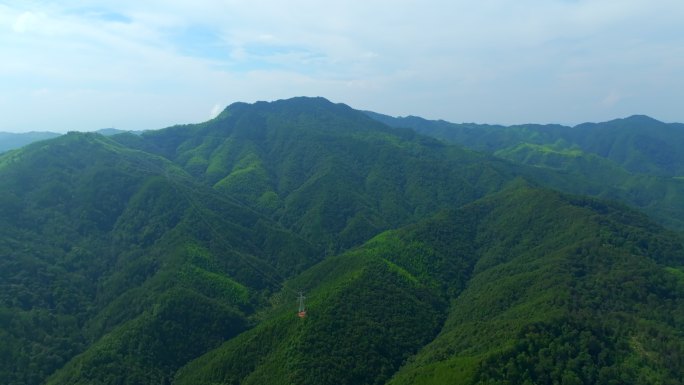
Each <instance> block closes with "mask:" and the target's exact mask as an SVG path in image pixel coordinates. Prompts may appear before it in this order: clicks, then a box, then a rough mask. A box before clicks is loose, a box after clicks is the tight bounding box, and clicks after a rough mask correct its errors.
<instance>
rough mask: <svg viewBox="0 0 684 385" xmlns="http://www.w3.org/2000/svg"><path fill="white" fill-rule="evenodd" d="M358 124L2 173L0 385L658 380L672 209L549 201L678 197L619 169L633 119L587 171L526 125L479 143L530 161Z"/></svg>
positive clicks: (236, 108)
mask: <svg viewBox="0 0 684 385" xmlns="http://www.w3.org/2000/svg"><path fill="white" fill-rule="evenodd" d="M374 118H375V119H372V118H371V117H369V116H368V115H367V114H366V113H363V112H361V111H357V110H354V109H352V108H350V107H348V106H346V105H343V104H333V103H331V102H329V101H327V100H325V99H323V98H294V99H288V100H279V101H276V102H271V103H266V102H259V103H255V104H246V103H234V104H232V105H230V106H229V107H228V108H226V109H225V110H224V111H223V112H222V113H220V114H219V115H218V116H217V117H216V118H214V119H212V120H210V121H207V122H204V123H200V124H191V125H179V126H173V127H169V128H166V129H163V130H158V131H147V132H143V133H140V134H139V135H138V134H133V133H121V134H118V135H114V136H111V137H105V136H102V135H100V134H95V133H69V134H67V135H63V136H60V137H58V138H55V139H52V140H48V141H40V142H35V143H33V144H31V145H28V146H26V147H23V148H21V149H16V150H13V151H9V152H6V153H4V154H2V155H0V339H1V340H2V341H3V344H2V345H1V346H0V358H2V359H0V382H2V383H4V384H111V383H120V384H140V383H145V384H147V383H162V384H170V383H175V384H238V383H239V384H257V383H273V384H278V383H283V384H310V383H318V384H384V383H388V384H408V383H412V384H413V383H417V384H441V383H450V382H451V383H453V382H456V383H468V384H479V383H482V384H484V383H487V384H492V383H494V384H505V383H521V384H523V383H531V384H553V383H559V384H614V383H623V384H642V383H662V384H677V383H678V382H679V381H680V374H681V373H682V372H683V371H684V342H682V341H683V340H682V338H681V335H682V333H684V296H683V295H684V268H683V266H684V246H683V244H682V238H681V237H680V235H679V234H678V233H675V232H673V231H672V230H669V229H668V228H666V227H663V226H662V225H661V224H656V223H655V222H654V221H653V219H655V220H657V221H659V222H662V223H666V224H674V225H677V224H678V222H677V220H676V218H675V217H674V214H670V216H669V217H668V215H667V210H666V209H665V207H666V206H664V205H665V203H659V202H669V203H667V204H670V203H672V202H678V201H677V200H676V199H675V198H672V197H671V196H670V195H665V197H669V199H670V200H669V201H668V200H664V201H663V200H660V198H659V197H658V196H656V195H652V196H651V197H650V199H651V200H650V201H649V202H654V203H652V204H650V205H649V204H643V205H642V204H639V201H636V200H629V199H625V200H624V204H622V203H617V202H613V203H610V202H606V201H602V200H597V199H595V198H590V197H584V196H580V195H567V194H566V193H563V192H558V191H554V190H550V189H548V186H551V187H557V188H560V189H562V190H566V191H570V192H575V193H576V192H582V191H577V190H578V189H579V190H582V189H584V190H587V191H584V192H586V193H591V194H593V195H597V196H609V197H611V198H617V199H620V198H621V197H622V195H621V194H625V191H628V190H627V187H625V186H627V185H629V184H630V183H635V181H637V180H646V179H630V178H651V179H648V180H650V181H651V182H652V186H650V187H649V188H652V189H655V190H648V189H645V190H635V191H656V190H657V189H656V187H654V186H664V187H658V189H665V190H666V191H668V193H669V194H673V195H672V196H681V195H677V194H679V191H680V190H678V188H679V187H678V186H679V185H677V184H674V183H675V182H677V181H678V179H676V178H673V177H672V175H668V174H665V173H666V172H667V170H670V171H669V172H672V173H673V175H676V176H679V174H677V173H678V172H679V171H677V170H678V167H679V166H678V165H677V161H676V159H677V158H676V157H673V158H672V161H671V162H668V161H661V159H659V158H653V156H654V154H655V153H654V152H648V151H637V150H636V149H634V148H631V147H630V146H636V145H637V144H641V143H642V142H643V141H642V140H640V139H639V138H640V136H639V135H641V134H640V131H639V129H640V128H639V127H641V126H640V125H641V124H642V123H643V122H646V123H648V124H651V123H652V122H651V121H650V120H648V119H645V118H636V119H637V120H638V121H634V120H633V119H635V118H632V119H627V120H625V121H623V122H622V123H629V124H632V123H633V125H634V126H635V127H634V128H633V130H632V131H629V132H631V134H629V135H631V137H634V138H637V139H633V140H632V139H630V140H627V139H626V140H624V141H621V142H620V143H623V142H624V143H625V144H624V145H620V146H618V142H617V141H616V142H615V143H614V144H613V145H612V147H611V148H614V150H613V151H609V152H608V153H602V152H601V151H600V150H601V149H602V148H603V147H600V148H599V147H597V148H595V149H592V148H590V147H586V148H585V147H581V146H580V144H581V143H575V142H572V141H571V139H564V140H565V141H566V142H562V141H561V142H559V144H557V147H553V144H549V143H548V140H547V139H539V140H538V141H537V142H532V139H529V138H537V137H538V136H543V135H542V134H543V133H544V132H545V130H546V128H545V127H540V128H538V130H537V131H534V130H532V129H531V128H503V127H502V128H490V127H483V130H486V133H487V135H490V138H491V137H497V138H498V137H499V136H497V135H500V134H501V135H504V136H516V135H517V136H518V137H524V138H528V140H529V141H530V144H529V145H528V147H529V148H530V149H531V150H527V149H526V148H523V147H524V146H523V147H521V150H520V151H514V148H512V147H511V146H518V145H520V144H521V143H520V142H516V143H515V144H508V143H512V141H511V142H505V141H504V140H500V141H499V142H500V143H503V144H502V145H501V146H500V147H497V148H493V147H492V148H477V150H478V151H474V150H472V149H467V148H465V147H462V146H460V145H454V144H449V143H446V142H444V141H442V140H443V139H445V138H444V137H441V136H439V135H437V134H435V133H434V132H433V133H432V135H435V136H438V137H440V139H442V140H438V139H436V138H432V137H429V136H426V135H423V134H420V133H418V132H416V131H414V130H413V129H410V128H399V127H392V126H393V125H395V123H394V121H389V123H391V125H387V124H385V123H382V122H380V121H378V120H376V119H379V117H378V116H374ZM423 123H425V125H426V127H428V128H429V127H433V125H434V124H436V123H434V122H426V121H423ZM619 123H621V122H617V123H615V122H612V123H608V125H609V126H611V127H614V131H613V133H611V134H610V135H616V137H620V135H618V132H619V133H620V134H622V130H621V129H618V128H617V127H618V126H619ZM440 124H441V123H440ZM653 124H655V123H653ZM396 126H402V127H407V126H409V125H407V124H405V122H404V121H400V122H398V123H397V124H396ZM637 126H638V127H637ZM602 127H603V126H601V125H596V126H592V127H589V126H587V127H584V128H583V129H586V132H591V133H594V130H597V132H602V131H601V130H602ZM451 129H452V126H451V125H448V127H447V128H446V129H445V131H444V132H448V133H450V132H451V131H450V130H451ZM453 129H454V130H455V131H458V127H456V128H453ZM497 130H500V131H497ZM564 130H565V128H557V131H560V132H564ZM528 131H533V132H532V134H529V135H528V134H527V133H528ZM462 132H464V134H463V136H464V137H467V138H468V137H470V138H472V137H473V135H475V134H479V133H480V132H479V131H477V128H472V130H471V131H467V130H466V129H465V128H464V129H463V130H462ZM473 133H475V134H473ZM468 135H471V136H468ZM548 135H549V137H551V138H555V136H554V135H556V134H555V133H552V134H548ZM568 135H570V134H568ZM601 135H604V134H601ZM605 135H606V136H607V135H609V134H605ZM629 135H628V136H627V138H630V136H629ZM672 138H673V139H672V141H671V142H669V143H676V142H675V140H676V139H674V138H675V137H674V136H673V137H672ZM573 140H574V139H573ZM576 140H578V141H579V139H576ZM499 142H497V143H499ZM504 142H505V143H504ZM473 143H490V141H488V140H482V141H480V142H478V141H477V140H475V139H473V140H472V141H471V142H469V143H465V144H466V145H468V146H471V147H473V148H476V144H473ZM526 143H527V142H525V143H523V144H526ZM554 143H555V141H554ZM590 144H591V143H590V141H589V139H587V142H586V143H585V145H586V146H590ZM533 145H534V146H533ZM673 145H674V144H673ZM535 146H537V147H535ZM516 148H517V147H516ZM544 149H546V150H547V152H553V151H555V152H558V153H559V154H560V155H558V156H555V155H554V156H548V157H539V156H537V155H536V154H532V152H533V151H537V152H543V151H542V150H544ZM618 149H622V150H621V151H625V152H626V153H627V154H626V155H627V156H624V157H618V155H616V154H619V151H618ZM504 150H505V151H504ZM523 150H526V151H528V153H529V154H531V155H529V156H527V155H525V156H522V155H521V154H522V151H523ZM552 150H553V151H552ZM479 151H483V152H479ZM500 151H501V152H500ZM544 154H545V153H544ZM544 154H542V155H544ZM570 154H572V157H570ZM556 158H559V159H560V160H558V159H556ZM566 158H568V159H570V160H569V161H566ZM642 158H643V159H645V161H644V162H645V164H643V166H644V168H643V169H636V167H638V165H639V163H640V162H639V161H633V160H634V159H642ZM582 162H586V163H585V166H586V165H589V166H590V167H589V168H591V169H593V168H597V169H600V168H599V167H595V165H606V164H610V165H611V166H610V167H612V169H615V170H620V171H619V173H614V174H612V178H613V179H606V180H605V181H602V180H601V178H599V177H597V176H596V175H594V174H591V173H589V172H588V170H589V169H588V168H578V167H579V166H578V165H581V164H583V163H582ZM605 167H608V166H605ZM622 176H624V179H621V177H622ZM613 181H620V183H624V184H622V185H617V184H616V185H615V186H609V185H608V184H610V183H613ZM668 181H669V182H668ZM660 183H662V185H661V184H660ZM668 183H672V184H668ZM577 185H579V187H578V186H577ZM626 196H629V195H626ZM680 204H681V203H680ZM629 206H632V207H633V208H630V207H629ZM678 207H679V206H678ZM637 209H639V210H641V211H642V212H639V211H636V210H637ZM676 210H678V208H676V207H675V208H674V209H673V212H674V213H677V211H676ZM647 215H650V216H651V218H653V219H651V218H649V217H648V216H647ZM300 290H301V291H304V292H305V295H306V297H307V298H306V305H307V315H306V317H304V318H300V317H297V313H296V311H297V302H296V300H297V294H298V292H299V291H300Z"/></svg>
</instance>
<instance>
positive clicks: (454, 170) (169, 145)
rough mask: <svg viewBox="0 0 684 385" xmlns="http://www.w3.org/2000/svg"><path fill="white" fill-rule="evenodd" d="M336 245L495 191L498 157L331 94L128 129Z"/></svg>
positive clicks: (223, 187)
mask: <svg viewBox="0 0 684 385" xmlns="http://www.w3.org/2000/svg"><path fill="white" fill-rule="evenodd" d="M119 140H120V141H121V142H122V143H126V144H127V145H131V146H135V147H136V148H139V149H142V150H146V151H150V152H154V153H156V154H159V155H162V156H165V157H167V158H168V159H170V160H172V161H174V162H175V163H177V164H178V165H179V166H181V167H183V168H184V169H185V170H186V171H187V172H188V173H190V174H192V175H193V176H195V177H197V178H198V179H199V180H201V181H203V182H204V183H205V184H206V185H207V186H211V187H212V188H214V189H215V190H217V191H220V192H221V193H223V194H224V195H226V196H230V197H231V198H232V199H237V200H239V201H240V202H242V203H244V204H246V205H248V206H250V207H252V208H254V209H255V210H257V211H259V212H261V213H264V214H266V215H268V216H270V217H271V218H273V219H275V220H276V221H278V222H279V223H281V224H282V225H284V226H285V227H287V228H289V229H291V230H292V231H294V232H296V233H298V234H300V235H302V236H303V237H305V238H306V239H308V240H310V241H311V242H315V243H316V244H318V245H320V246H321V247H323V248H326V249H328V250H330V252H336V251H339V250H342V249H344V248H347V247H350V246H352V245H357V244H359V243H361V242H363V241H365V240H367V239H368V238H370V237H371V236H373V235H375V234H377V233H378V232H380V231H382V230H386V229H389V228H394V227H397V226H400V225H404V224H407V223H410V222H412V221H415V220H417V219H420V218H422V217H424V216H425V215H428V214H430V213H434V212H436V211H438V210H440V209H443V208H446V207H451V206H454V205H456V206H458V205H461V204H464V203H467V202H470V201H473V200H475V199H477V198H479V197H482V196H484V195H485V194H487V193H489V192H492V191H495V190H497V189H498V188H500V186H501V185H502V184H503V183H505V181H507V180H510V179H511V178H512V175H513V174H514V171H513V170H512V169H511V167H510V166H509V165H508V164H506V163H504V162H500V161H496V160H494V159H490V158H488V157H485V156H483V155H479V154H476V153H473V152H470V151H467V150H464V149H461V148H457V147H453V146H447V145H444V144H442V143H440V142H438V141H436V140H433V139H430V138H428V137H424V136H420V135H417V134H415V133H414V132H413V131H410V130H398V129H392V128H390V127H387V126H385V125H384V124H381V123H378V122H376V121H374V120H372V119H370V118H369V117H367V116H366V115H365V114H363V113H361V112H359V111H356V110H353V109H352V108H350V107H348V106H346V105H341V104H333V103H331V102H329V101H327V100H325V99H323V98H294V99H289V100H281V101H277V102H273V103H266V102H259V103H256V104H253V105H247V104H244V103H236V104H233V105H231V106H229V107H228V108H227V109H226V110H225V111H224V112H223V113H222V114H220V115H219V116H218V117H217V118H216V119H214V120H211V121H209V122H206V123H202V124H197V125H189V126H178V127H172V128H169V129H166V130H161V131H153V132H146V133H143V134H142V138H137V137H132V136H125V137H121V138H120V139H119Z"/></svg>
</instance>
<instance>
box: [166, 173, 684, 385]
mask: <svg viewBox="0 0 684 385" xmlns="http://www.w3.org/2000/svg"><path fill="white" fill-rule="evenodd" d="M682 261H684V250H683V248H682V243H681V240H680V239H678V238H677V237H676V236H674V235H672V234H668V233H666V232H663V230H662V229H661V228H658V227H657V226H654V225H652V224H649V222H648V221H647V220H646V219H645V218H644V217H643V216H641V215H638V214H636V213H632V212H629V211H625V210H624V208H621V207H614V206H609V205H606V204H604V203H601V202H598V201H593V200H587V199H585V198H574V197H568V196H563V195H560V194H557V193H554V192H550V191H544V190H538V189H535V188H531V187H529V186H528V185H526V184H525V183H518V184H516V185H514V186H512V187H511V188H509V189H507V190H505V191H503V192H502V193H500V194H496V195H495V196H492V197H490V198H485V199H484V200H482V201H478V202H476V203H474V204H471V205H468V206H466V207H464V208H462V209H459V210H452V211H448V212H444V213H442V214H439V215H437V216H436V217H434V218H433V219H430V220H426V221H422V222H420V223H418V224H416V225H411V226H408V227H406V228H402V229H400V230H396V231H392V232H388V233H383V234H382V235H380V236H378V237H376V238H374V239H373V240H371V241H369V242H368V243H367V244H366V245H365V246H363V247H362V248H360V249H357V250H354V251H350V252H348V253H345V254H343V255H341V256H339V257H335V258H328V259H327V260H325V261H323V262H321V263H320V264H318V265H316V266H315V267H313V268H311V269H309V270H307V271H306V272H304V273H303V274H302V275H301V276H299V277H297V278H296V279H295V280H294V281H293V282H296V284H297V285H298V286H308V287H310V290H309V296H310V306H309V312H308V316H307V318H306V319H298V318H296V317H295V316H294V314H293V311H292V309H287V308H285V309H279V308H276V309H274V310H273V312H272V314H271V316H270V317H268V318H267V320H265V321H264V322H262V323H261V324H260V325H258V326H257V327H255V328H254V329H252V330H250V331H249V332H246V333H244V334H242V335H241V336H239V337H238V338H236V339H233V340H231V341H229V342H227V343H226V344H224V345H223V346H221V347H220V348H218V349H216V350H214V351H212V352H210V353H208V354H207V355H205V356H203V357H202V358H200V359H198V360H196V361H193V362H192V363H190V364H189V365H188V366H186V367H185V368H183V369H182V370H181V371H180V372H179V373H178V377H177V382H176V383H179V384H233V383H241V384H256V383H264V382H267V383H274V384H278V383H282V384H308V383H317V384H376V383H379V384H382V383H386V382H387V381H388V380H390V381H389V382H388V383H390V384H404V383H405V384H432V383H434V384H444V383H464V384H467V383H473V384H475V383H502V384H503V383H516V384H517V383H521V384H522V383H540V384H544V383H579V384H583V383H586V384H589V383H614V382H615V381H622V382H621V383H635V384H636V383H672V384H674V383H677V381H678V379H679V377H678V373H680V372H681V370H682V365H683V364H684V362H683V361H682V358H683V357H684V356H682V353H684V350H683V349H684V344H683V343H682V340H681V338H679V336H680V335H681V333H682V330H683V329H682V328H683V327H684V318H682V317H681V315H682V314H684V313H682V310H684V303H683V302H682V299H681V294H682V293H683V291H682V290H684V285H683V282H682V280H681V278H680V277H678V276H677V274H673V273H672V268H670V267H668V266H669V265H668V264H681V263H682ZM663 296H664V297H665V298H668V299H670V300H668V301H667V302H666V303H662V302H660V301H659V300H657V299H656V298H664V297H663ZM449 303H450V305H449V306H446V305H447V304H449ZM445 319H446V321H444V320H445ZM654 335H657V336H658V339H657V341H654V340H653V339H652V336H654ZM427 341H430V342H429V343H427V344H426V342H427ZM415 352H417V354H414V353H415ZM390 377H391V378H390ZM572 381H575V382H572Z"/></svg>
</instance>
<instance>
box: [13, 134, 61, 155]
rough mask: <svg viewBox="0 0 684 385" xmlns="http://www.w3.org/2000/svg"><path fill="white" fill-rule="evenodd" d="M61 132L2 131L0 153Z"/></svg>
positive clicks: (53, 136) (55, 135) (49, 137)
mask: <svg viewBox="0 0 684 385" xmlns="http://www.w3.org/2000/svg"><path fill="white" fill-rule="evenodd" d="M59 135H61V134H57V133H54V132H26V133H12V132H0V153H2V152H5V151H9V150H13V149H15V148H19V147H23V146H25V145H27V144H29V143H33V142H36V141H39V140H46V139H52V138H55V137H57V136H59Z"/></svg>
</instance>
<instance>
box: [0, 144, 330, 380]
mask: <svg viewBox="0 0 684 385" xmlns="http://www.w3.org/2000/svg"><path fill="white" fill-rule="evenodd" d="M0 184H1V186H2V188H1V191H2V198H1V199H0V201H1V202H2V205H0V210H1V211H2V215H0V228H1V229H2V239H1V240H0V248H1V252H0V255H1V256H2V258H0V264H1V266H0V274H2V275H1V276H0V282H1V283H2V288H3V290H2V297H1V298H0V301H1V302H0V314H2V315H3V316H2V323H1V324H0V333H2V335H3V342H4V343H3V348H2V349H3V360H2V363H1V364H0V379H1V382H2V383H5V384H38V383H42V382H43V381H44V379H45V376H46V375H48V374H50V373H52V372H53V371H54V370H56V369H58V368H61V367H63V366H64V365H65V364H66V363H67V362H70V363H69V364H68V365H67V366H66V368H65V369H64V370H63V371H62V372H61V375H60V376H57V377H56V378H55V379H54V381H51V383H98V382H101V383H109V381H111V380H112V379H113V378H120V377H121V376H123V378H128V381H133V382H135V381H138V380H139V381H143V380H142V378H145V380H144V381H143V382H148V381H150V382H152V380H153V379H155V381H156V380H159V379H162V378H168V377H169V376H170V375H171V374H173V372H174V371H175V369H176V368H177V367H178V366H179V365H180V364H182V363H184V362H185V361H187V360H188V359H190V358H192V357H194V356H196V355H198V354H200V353H202V352H204V351H205V350H206V349H207V348H209V347H211V346H214V345H216V344H218V343H220V342H222V341H223V340H224V339H226V338H228V337H230V336H231V335H234V334H236V333H237V332H239V331H241V330H243V329H244V328H245V327H246V326H247V324H248V323H249V322H248V320H247V318H246V317H247V315H248V314H249V313H250V312H251V311H252V310H251V309H252V308H253V307H254V306H260V305H259V304H260V301H262V300H261V299H259V295H258V293H260V292H262V291H263V290H269V288H273V287H277V286H278V285H279V282H280V281H281V280H282V278H281V277H283V276H287V275H289V274H292V273H293V272H296V271H297V270H298V269H301V268H302V267H303V266H306V265H309V264H311V263H312V262H313V261H315V260H316V259H317V258H319V257H318V254H319V253H317V252H316V251H315V249H313V248H312V247H311V246H310V245H309V244H308V243H307V242H305V241H303V240H301V238H299V237H297V236H295V235H293V234H291V233H289V232H288V231H286V230H285V229H283V228H282V227H280V226H279V225H277V224H276V223H273V222H272V221H270V220H268V218H265V217H263V216H261V215H259V214H257V213H254V211H253V210H250V209H248V208H246V207H244V206H241V205H237V204H235V203H233V202H230V201H227V200H225V199H224V198H223V197H221V196H219V195H218V194H216V193H215V192H214V191H212V190H211V189H207V188H205V187H203V186H202V185H200V184H197V183H194V182H192V180H191V179H190V178H189V176H188V175H187V174H185V173H184V172H183V171H182V170H180V169H178V168H176V167H175V166H173V165H172V164H171V163H169V162H168V161H166V160H164V159H161V158H159V157H156V156H152V155H149V154H145V153H141V152H138V151H133V150H129V149H126V148H124V147H121V146H120V145H118V144H117V143H115V142H112V141H110V140H108V139H106V138H104V137H102V136H100V135H95V134H69V135H66V136H64V137H61V138H59V139H57V140H55V141H52V142H41V143H36V144H33V145H31V146H29V147H27V148H25V149H23V150H21V151H15V152H10V153H8V154H6V155H5V156H3V157H2V158H0ZM208 315H212V316H208ZM193 328H198V333H199V335H195V334H189V333H186V332H183V333H179V332H178V331H179V330H183V331H185V330H191V329H193ZM151 330H153V331H154V336H151V335H150V331H151ZM169 344H176V346H177V347H179V348H180V349H179V351H178V352H175V353H173V356H172V357H167V355H168V353H167V352H166V349H167V347H168V346H170V345H169ZM155 349H157V351H158V352H159V354H161V353H162V352H163V354H162V356H161V357H156V356H153V357H149V355H150V354H153V355H154V354H157V353H153V352H154V350H155ZM80 352H85V353H84V354H83V355H80V356H78V357H77V358H76V359H74V360H72V358H73V356H74V355H76V354H78V353H80ZM103 357H109V358H103ZM70 360H71V361H70ZM131 362H135V363H136V365H132V364H131ZM103 365H104V367H103ZM105 368H111V369H106V370H105ZM136 368H138V369H136ZM141 376H142V377H141ZM136 379H137V380H136Z"/></svg>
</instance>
